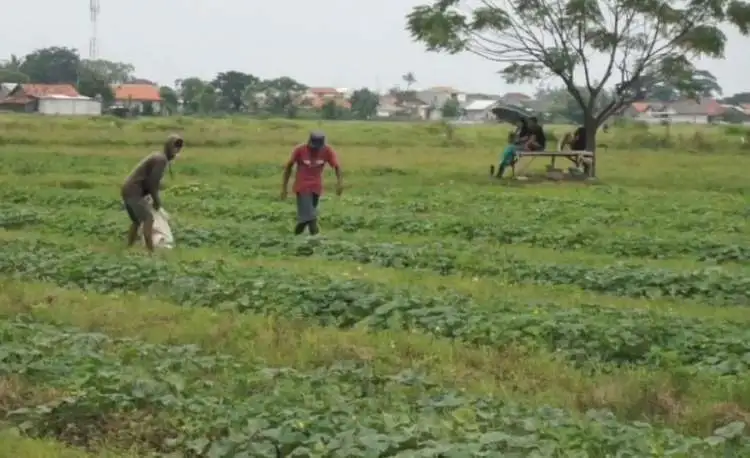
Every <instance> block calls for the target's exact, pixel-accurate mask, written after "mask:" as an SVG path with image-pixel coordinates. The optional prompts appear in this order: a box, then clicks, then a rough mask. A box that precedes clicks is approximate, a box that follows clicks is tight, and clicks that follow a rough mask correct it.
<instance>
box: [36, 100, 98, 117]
mask: <svg viewBox="0 0 750 458" xmlns="http://www.w3.org/2000/svg"><path fill="white" fill-rule="evenodd" d="M38 112H39V113H40V114H44V115H62V116H100V115H101V114H102V102H100V101H98V100H95V99H92V98H89V97H84V96H78V97H71V96H67V95H45V96H42V97H39V108H38Z"/></svg>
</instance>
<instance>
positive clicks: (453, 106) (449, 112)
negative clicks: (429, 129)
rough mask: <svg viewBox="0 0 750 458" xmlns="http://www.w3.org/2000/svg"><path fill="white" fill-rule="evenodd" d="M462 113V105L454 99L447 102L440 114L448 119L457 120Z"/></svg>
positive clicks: (441, 108)
mask: <svg viewBox="0 0 750 458" xmlns="http://www.w3.org/2000/svg"><path fill="white" fill-rule="evenodd" d="M460 112H461V104H460V103H459V102H458V100H456V99H453V98H450V99H448V100H446V101H445V103H444V104H443V106H442V107H440V114H441V115H442V117H443V118H446V119H451V118H457V117H458V115H459V114H460Z"/></svg>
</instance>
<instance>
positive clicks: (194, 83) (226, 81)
mask: <svg viewBox="0 0 750 458" xmlns="http://www.w3.org/2000/svg"><path fill="white" fill-rule="evenodd" d="M609 1H614V0H609ZM661 76H662V77H657V75H656V74H649V75H644V76H643V77H642V78H641V79H640V80H639V82H638V94H637V95H636V96H634V97H633V98H632V99H633V101H636V100H649V101H661V102H672V101H675V100H678V99H679V98H681V97H684V96H685V95H686V94H688V93H690V94H692V95H693V96H702V97H719V96H721V95H722V88H721V86H720V85H719V83H718V81H717V80H716V77H715V76H714V75H713V74H711V72H709V71H706V70H700V69H694V71H691V72H687V73H685V74H682V73H679V72H677V73H674V74H670V75H669V77H664V76H665V75H661ZM402 80H403V81H402V82H403V88H402V87H399V86H395V87H393V88H391V89H390V90H389V94H390V95H392V96H393V97H394V98H395V99H396V100H398V101H404V100H414V99H415V98H416V92H415V91H414V90H412V86H413V85H414V84H415V83H416V82H417V79H416V76H415V75H414V73H412V72H408V73H406V74H405V75H403V76H402ZM0 82H4V83H47V84H56V83H66V84H72V85H74V86H76V88H77V89H78V91H79V92H80V93H81V94H82V95H85V96H88V97H97V98H99V99H100V100H102V102H103V105H104V106H105V107H107V106H110V105H111V104H112V103H113V102H114V93H113V90H112V85H116V84H122V83H147V84H153V83H152V82H151V81H149V80H147V79H143V78H139V77H138V76H137V75H136V70H135V67H134V66H133V65H131V64H128V63H122V62H113V61H109V60H105V59H97V60H90V59H83V58H81V57H80V55H79V54H78V52H77V51H76V50H75V49H70V48H65V47H49V48H42V49H38V50H35V51H32V52H31V53H29V54H27V55H25V56H22V57H19V56H16V55H12V56H10V57H9V58H8V59H6V60H4V61H0ZM307 89H308V87H307V86H306V85H305V84H303V83H301V82H299V81H297V80H295V79H294V78H292V77H288V76H282V77H278V78H272V79H263V78H260V77H258V76H255V75H252V74H249V73H244V72H240V71H236V70H228V71H224V72H219V73H217V74H216V76H215V77H214V78H213V79H211V80H204V79H202V78H198V77H187V78H182V79H178V80H176V81H174V83H173V84H172V85H162V86H160V88H159V91H160V94H161V97H162V100H163V103H164V106H165V108H166V110H167V112H170V113H176V112H178V111H179V112H181V113H185V114H202V115H211V114H218V113H248V114H253V115H259V116H273V117H288V118H295V117H301V116H314V117H320V118H324V119H370V118H372V117H374V116H375V115H376V113H377V110H378V107H379V103H380V97H379V94H377V93H376V92H375V91H372V90H370V89H368V88H361V89H358V90H356V91H354V92H353V93H352V94H351V95H350V96H349V97H348V98H347V99H346V100H344V99H339V100H330V101H327V102H326V103H325V104H324V105H323V106H318V107H311V106H305V104H304V102H302V103H301V101H300V96H301V94H303V93H304V92H305V91H306V90H307ZM573 89H574V90H575V91H576V92H577V93H578V98H577V97H576V94H575V93H572V92H571V89H570V87H567V86H566V85H562V86H559V87H552V88H542V89H539V90H538V91H537V92H536V94H534V98H535V100H536V105H537V107H539V108H541V111H544V112H545V113H547V114H548V115H549V116H550V117H551V118H552V119H561V120H562V119H565V120H571V121H574V122H576V123H581V124H583V123H584V122H585V118H586V109H584V107H582V106H581V104H580V100H579V98H581V99H584V100H593V102H594V103H593V105H592V109H593V110H602V109H604V108H605V107H607V106H608V105H610V104H611V103H612V102H613V101H614V100H616V99H617V97H618V94H617V92H616V90H615V89H607V88H603V89H602V90H600V91H599V92H598V93H597V94H596V96H595V97H592V96H591V93H590V91H589V88H588V87H587V86H586V85H574V86H573ZM688 89H689V90H688ZM344 101H345V102H348V103H346V104H344V103H341V102H344ZM721 101H722V102H724V103H728V104H733V105H738V104H743V103H750V92H741V93H738V94H735V95H732V96H730V97H726V98H724V99H721ZM586 108H588V107H586ZM434 109H438V110H440V111H441V112H442V115H443V117H444V118H455V117H457V116H459V115H460V114H461V107H460V105H459V104H458V102H457V101H456V100H449V101H448V102H446V104H445V105H444V106H442V107H434Z"/></svg>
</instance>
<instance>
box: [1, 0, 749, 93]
mask: <svg viewBox="0 0 750 458" xmlns="http://www.w3.org/2000/svg"><path fill="white" fill-rule="evenodd" d="M427 1H428V0H378V1H377V2H366V3H364V2H361V1H360V0H314V1H313V0H274V1H264V0H127V1H123V0H120V1H116V2H110V1H109V0H100V2H101V14H100V16H99V34H98V36H99V57H101V58H104V59H110V60H117V61H123V62H129V63H132V64H133V65H135V67H136V73H137V76H138V77H141V78H147V79H151V80H155V81H158V82H159V83H161V84H170V85H171V84H172V83H173V82H174V80H175V79H177V78H185V77H189V76H198V77H202V78H205V79H210V78H212V77H213V75H215V74H216V73H217V72H220V71H226V70H239V71H244V72H247V73H252V74H255V75H258V76H260V77H263V78H273V77H277V76H285V75H286V76H291V77H292V78H295V79H297V80H299V81H300V82H302V83H303V84H306V85H309V86H334V87H349V88H356V87H362V86H367V87H370V88H373V89H381V90H385V89H387V88H389V87H392V86H394V85H397V84H400V85H403V81H402V79H401V76H402V75H403V74H405V73H406V72H409V71H411V72H413V73H414V75H415V76H416V78H417V81H418V82H417V86H419V87H429V86H452V87H455V88H457V89H459V90H463V91H472V92H490V93H504V92H508V91H522V92H527V93H530V94H533V92H534V87H533V86H509V85H508V84H506V83H505V82H504V81H503V80H502V78H501V77H500V76H499V75H497V74H496V72H497V70H498V69H499V66H498V65H497V64H493V63H491V62H487V61H484V60H482V59H481V58H479V57H476V56H473V55H462V56H448V55H441V54H433V53H427V52H425V51H424V50H423V47H422V46H421V45H419V44H416V43H412V41H411V39H410V37H409V35H408V33H407V32H406V31H405V30H404V25H405V15H406V14H407V13H408V12H409V11H410V10H411V8H412V7H413V6H415V5H419V4H422V3H426V2H427ZM365 5H366V6H365ZM9 7H10V6H9ZM11 9H12V10H13V13H12V16H13V17H14V18H17V20H15V21H11V20H6V21H4V23H3V26H2V27H0V59H2V58H6V57H7V56H9V55H10V54H11V53H14V54H21V55H23V54H26V53H28V52H30V51H32V50H33V49H36V48H40V47H46V46H53V45H57V46H68V47H73V48H77V49H78V50H79V51H80V52H81V55H82V56H83V57H87V54H88V42H89V36H90V34H91V28H90V25H89V24H90V23H89V13H88V1H87V0H25V1H23V2H13V4H12V7H11ZM30 18H32V19H30ZM30 24H33V29H31V30H30V29H29V25H30ZM726 33H727V35H728V36H729V45H728V49H727V52H726V57H727V59H726V60H724V61H708V62H703V63H701V64H700V67H701V68H705V69H707V70H709V71H711V72H712V73H713V74H714V75H716V77H717V78H718V80H719V83H720V84H721V85H722V86H723V88H724V92H725V94H726V95H730V94H732V93H736V92H742V91H750V81H748V76H747V75H748V74H750V59H748V58H747V56H748V51H747V48H748V47H750V38H744V37H742V36H741V35H739V33H737V32H735V31H734V30H727V31H726Z"/></svg>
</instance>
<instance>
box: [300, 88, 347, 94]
mask: <svg viewBox="0 0 750 458" xmlns="http://www.w3.org/2000/svg"><path fill="white" fill-rule="evenodd" d="M307 91H308V92H310V93H311V94H315V95H334V94H338V93H339V91H338V90H336V88H334V87H311V88H309V89H308V90H307Z"/></svg>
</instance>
